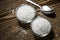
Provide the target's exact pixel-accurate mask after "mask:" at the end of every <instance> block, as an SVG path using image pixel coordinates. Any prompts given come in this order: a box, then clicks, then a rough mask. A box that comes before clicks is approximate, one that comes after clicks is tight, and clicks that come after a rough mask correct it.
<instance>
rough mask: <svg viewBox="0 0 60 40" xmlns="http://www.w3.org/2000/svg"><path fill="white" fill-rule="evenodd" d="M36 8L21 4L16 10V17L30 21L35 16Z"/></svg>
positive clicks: (23, 20) (26, 21)
mask: <svg viewBox="0 0 60 40" xmlns="http://www.w3.org/2000/svg"><path fill="white" fill-rule="evenodd" d="M35 14H36V13H35V9H34V8H33V7H32V6H30V5H27V4H24V5H22V6H19V7H18V8H17V10H16V17H17V18H18V19H19V20H20V21H22V22H25V23H29V22H31V21H32V19H33V18H34V17H35Z"/></svg>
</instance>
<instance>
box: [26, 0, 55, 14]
mask: <svg viewBox="0 0 60 40" xmlns="http://www.w3.org/2000/svg"><path fill="white" fill-rule="evenodd" d="M26 1H27V2H30V3H32V4H34V5H36V6H37V7H39V8H40V10H41V12H42V13H44V14H52V13H54V10H53V8H52V7H50V6H47V5H44V6H40V5H38V4H36V3H35V2H33V1H31V0H26Z"/></svg>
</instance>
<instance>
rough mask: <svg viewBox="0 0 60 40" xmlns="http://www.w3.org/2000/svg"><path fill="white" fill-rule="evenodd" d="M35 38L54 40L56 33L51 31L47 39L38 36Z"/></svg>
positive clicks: (36, 39) (37, 39)
mask: <svg viewBox="0 0 60 40" xmlns="http://www.w3.org/2000/svg"><path fill="white" fill-rule="evenodd" d="M33 35H34V34H33ZM34 38H35V40H53V38H54V32H53V31H51V32H50V34H48V35H47V36H45V37H38V36H36V35H34Z"/></svg>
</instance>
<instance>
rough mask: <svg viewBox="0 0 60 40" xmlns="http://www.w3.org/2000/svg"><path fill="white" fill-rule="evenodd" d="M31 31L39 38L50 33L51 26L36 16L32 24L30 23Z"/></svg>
mask: <svg viewBox="0 0 60 40" xmlns="http://www.w3.org/2000/svg"><path fill="white" fill-rule="evenodd" d="M31 28H32V31H33V32H34V33H35V34H37V35H39V36H40V37H45V36H47V35H48V34H49V32H50V31H51V24H50V22H49V21H48V20H46V19H45V18H42V17H40V16H38V17H37V18H36V19H35V20H34V21H33V22H32V23H31Z"/></svg>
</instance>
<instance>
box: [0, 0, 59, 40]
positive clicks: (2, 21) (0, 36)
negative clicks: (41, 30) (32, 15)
mask: <svg viewBox="0 0 60 40" xmlns="http://www.w3.org/2000/svg"><path fill="white" fill-rule="evenodd" d="M32 1H34V2H36V3H37V4H39V5H46V4H47V5H50V6H52V5H55V4H58V5H56V6H53V8H54V11H55V13H54V14H51V15H44V14H42V13H41V12H40V11H38V12H37V14H38V15H39V16H41V17H44V18H46V19H48V20H49V21H50V22H51V24H52V31H51V33H50V34H49V35H48V36H46V37H44V38H38V37H36V36H35V35H33V32H32V31H31V29H30V27H29V26H27V25H23V24H20V23H19V22H18V19H17V18H16V16H15V14H14V13H13V12H12V10H13V9H15V8H16V7H17V6H19V5H21V4H29V5H31V6H33V7H34V8H36V6H34V5H32V4H30V3H28V2H26V1H25V0H0V40H60V4H59V3H60V0H49V1H48V2H44V1H46V0H32ZM41 2H43V3H41ZM36 9H38V8H36ZM26 26H27V27H26Z"/></svg>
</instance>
